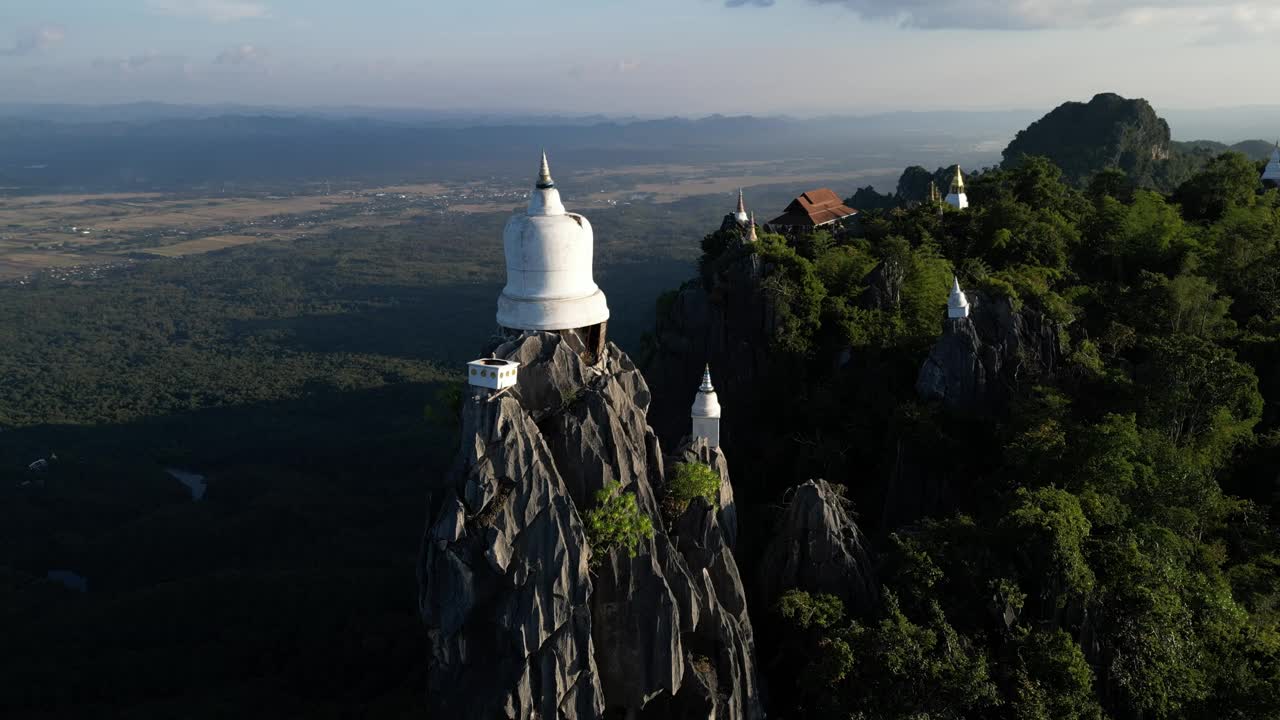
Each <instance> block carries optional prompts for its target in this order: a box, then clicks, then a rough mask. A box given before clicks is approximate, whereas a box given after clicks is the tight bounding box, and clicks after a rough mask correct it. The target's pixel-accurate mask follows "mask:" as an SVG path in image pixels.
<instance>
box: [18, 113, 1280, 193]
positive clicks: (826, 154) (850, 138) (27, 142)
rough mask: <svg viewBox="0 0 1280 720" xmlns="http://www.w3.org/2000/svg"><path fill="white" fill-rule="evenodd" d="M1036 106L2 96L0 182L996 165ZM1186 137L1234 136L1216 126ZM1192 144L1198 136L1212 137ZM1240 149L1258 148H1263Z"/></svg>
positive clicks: (1242, 120)
mask: <svg viewBox="0 0 1280 720" xmlns="http://www.w3.org/2000/svg"><path fill="white" fill-rule="evenodd" d="M1246 110H1247V111H1246ZM1041 115H1042V113H1041V112H1040V111H1037V110H999V111H939V112H894V113H880V114H871V115H863V116H853V117H850V116H828V117H819V118H809V119H796V118H790V117H783V116H772V117H755V116H723V115H712V116H709V117H703V118H696V119H691V118H679V117H671V118H658V119H640V118H617V117H614V118H610V117H605V116H602V115H591V116H536V115H520V114H505V115H504V114H494V113H490V114H486V113H468V112H441V111H429V110H415V109H379V108H361V107H329V108H285V107H250V106H242V105H203V106H194V105H170V104H164V103H132V104H122V105H108V106H85V105H71V104H20V103H8V104H4V103H0V137H4V138H5V139H6V140H7V141H8V142H5V143H2V144H0V187H4V188H8V189H9V192H13V191H14V190H13V189H14V188H17V191H18V192H43V191H50V190H74V191H85V190H127V189H137V190H142V189H146V190H180V189H188V188H202V189H208V188H211V187H218V186H225V185H227V184H229V183H234V184H237V185H239V186H240V187H263V186H279V185H281V184H293V183H297V182H300V181H318V180H334V181H342V180H346V181H352V182H368V181H376V182H398V181H407V180H429V179H463V178H465V179H483V178H486V177H495V176H496V177H510V176H512V174H520V173H524V172H525V171H526V170H527V168H526V167H525V166H526V165H527V164H528V161H527V158H528V157H530V156H531V155H532V154H534V153H536V152H537V151H538V150H539V149H542V148H549V149H552V150H553V152H554V154H555V155H556V156H557V158H558V159H560V160H562V161H565V162H566V164H570V165H571V166H573V167H576V168H578V169H589V168H601V167H624V166H628V165H642V164H643V165H652V164H663V163H681V164H697V163H715V162H727V161H733V160H786V159H791V158H820V159H823V160H825V161H829V162H832V163H837V164H839V165H840V166H841V167H843V168H847V169H849V170H858V169H867V168H875V167H879V168H884V167H905V166H907V165H911V164H923V165H927V166H930V167H932V166H937V165H947V164H950V163H952V162H960V163H962V164H964V165H965V166H966V167H976V166H981V165H986V164H992V163H994V162H996V161H997V160H998V158H999V155H998V153H999V152H1000V150H1001V149H1002V148H1004V147H1005V145H1006V144H1007V143H1008V142H1009V141H1010V140H1011V139H1012V138H1013V137H1014V135H1015V134H1016V133H1017V132H1018V131H1019V130H1021V129H1022V128H1025V127H1027V126H1028V125H1029V124H1030V123H1031V122H1032V121H1034V120H1036V119H1037V118H1038V117H1040V116H1041ZM1166 118H1167V119H1168V120H1169V121H1170V125H1171V126H1172V127H1173V130H1174V137H1175V138H1176V137H1188V135H1187V131H1186V130H1185V128H1183V127H1182V124H1183V123H1186V125H1187V126H1189V127H1190V128H1193V129H1194V130H1199V129H1201V128H1212V127H1218V128H1219V129H1222V128H1226V127H1227V126H1228V125H1230V124H1231V123H1235V125H1234V127H1251V126H1252V125H1258V126H1263V125H1266V124H1267V123H1268V122H1270V120H1269V118H1274V119H1275V123H1274V125H1272V127H1274V128H1276V130H1275V132H1276V133H1280V108H1253V109H1241V110H1239V111H1234V110H1228V111H1222V112H1221V113H1216V114H1213V115H1209V114H1204V113H1201V112H1200V111H1172V112H1169V113H1167V115H1166ZM1215 123H1216V125H1215ZM1250 123H1252V125H1250ZM1266 136H1267V133H1265V132H1258V133H1256V134H1253V135H1252V137H1266ZM1190 137H1219V138H1224V139H1227V140H1231V139H1233V138H1234V139H1239V138H1238V137H1237V136H1236V135H1233V134H1232V133H1231V132H1228V131H1226V130H1223V131H1222V132H1218V133H1203V134H1201V133H1198V132H1197V133H1196V134H1194V135H1191V136H1190ZM1246 137H1248V136H1246ZM1196 142H1197V143H1199V144H1201V145H1205V147H1206V149H1207V147H1208V146H1207V145H1206V143H1209V142H1210V141H1196ZM1222 147H1226V146H1225V145H1224V146H1222ZM1247 147H1249V148H1250V149H1249V150H1248V151H1247V152H1248V153H1249V154H1250V155H1251V156H1255V157H1257V156H1259V155H1258V152H1259V151H1258V148H1259V147H1260V146H1256V145H1248V146H1247Z"/></svg>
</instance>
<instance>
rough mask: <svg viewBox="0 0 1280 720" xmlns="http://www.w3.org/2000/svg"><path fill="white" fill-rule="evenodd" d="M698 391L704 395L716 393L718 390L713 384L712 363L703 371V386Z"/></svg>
mask: <svg viewBox="0 0 1280 720" xmlns="http://www.w3.org/2000/svg"><path fill="white" fill-rule="evenodd" d="M698 390H699V391H701V392H704V393H705V392H715V390H716V388H715V386H714V385H712V384H711V363H707V365H706V367H705V368H703V369H702V385H700V386H698Z"/></svg>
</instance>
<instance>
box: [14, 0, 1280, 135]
mask: <svg viewBox="0 0 1280 720" xmlns="http://www.w3.org/2000/svg"><path fill="white" fill-rule="evenodd" d="M904 8H905V10H904ZM1278 39H1280V2H1277V1H1276V0H1219V1H1218V2H1212V1H1210V0H1144V1H1140V2H1134V1H1131V0H544V1H543V2H531V1H528V0H524V1H518V0H362V1H361V2H351V1H350V0H4V1H3V2H2V3H0V88H4V90H3V93H2V95H0V102H4V101H24V102H85V103H102V102H129V101H138V100H158V101H165V102H182V103H220V102H239V103H249V104H267V103H269V104H276V105H347V104H356V105H370V106H396V107H415V108H431V109H441V110H478V111H512V112H569V113H591V112H602V113H612V114H643V115H660V114H687V115H697V114H705V113H710V112H725V113H739V112H755V113H776V112H787V113H791V114H800V115H804V114H821V113H862V112H876V111H883V110H893V109H913V110H918V109H942V108H1014V107H1018V108H1022V107H1032V108H1038V107H1043V106H1050V105H1053V104H1056V103H1057V102H1059V101H1061V100H1065V99H1085V98H1087V97H1089V96H1091V95H1092V94H1093V93H1095V92H1099V91H1103V90H1110V91H1115V92H1119V93H1121V94H1124V95H1131V96H1143V97H1147V98H1148V99H1150V100H1151V101H1152V102H1153V103H1155V104H1156V105H1157V107H1179V108H1200V107H1219V106H1231V105H1245V104H1269V103H1273V102H1275V101H1274V99H1273V97H1272V94H1271V93H1269V92H1268V85H1269V84H1268V83H1267V82H1266V81H1267V80H1268V79H1269V78H1268V76H1269V72H1268V67H1269V66H1270V65H1272V64H1274V62H1275V56H1276V54H1277V53H1278V52H1280V42H1278Z"/></svg>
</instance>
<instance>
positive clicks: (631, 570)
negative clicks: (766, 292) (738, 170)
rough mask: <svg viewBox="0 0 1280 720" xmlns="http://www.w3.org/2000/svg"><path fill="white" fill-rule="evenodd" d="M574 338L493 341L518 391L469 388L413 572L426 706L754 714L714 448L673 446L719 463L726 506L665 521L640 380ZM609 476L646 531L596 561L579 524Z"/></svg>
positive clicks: (527, 713)
mask: <svg viewBox="0 0 1280 720" xmlns="http://www.w3.org/2000/svg"><path fill="white" fill-rule="evenodd" d="M572 342H573V340H572V338H568V339H566V338H562V337H560V336H558V335H555V334H549V333H534V334H528V335H525V336H523V337H521V338H519V339H516V340H513V341H510V342H506V343H503V344H501V345H499V346H498V347H496V348H494V350H493V355H494V356H496V357H500V358H507V359H512V360H518V361H520V362H521V367H520V370H519V375H518V384H517V386H516V387H515V388H512V389H511V390H508V391H505V392H503V393H501V394H498V395H494V396H491V395H490V392H489V391H485V390H475V391H473V392H471V393H469V394H468V396H467V397H466V398H465V400H464V407H463V412H462V415H463V418H462V429H463V433H462V442H461V449H460V451H459V456H458V459H457V461H456V462H455V464H454V466H453V468H452V469H451V470H450V471H449V472H448V473H447V474H446V475H444V476H443V477H442V478H440V479H439V480H437V481H436V482H434V483H433V487H432V488H431V494H430V501H429V504H428V511H429V516H428V522H427V528H428V530H427V532H426V535H425V537H424V541H423V550H422V559H421V562H420V568H419V581H420V606H421V611H422V616H423V619H424V620H425V622H426V625H427V628H428V636H429V643H430V646H431V649H430V658H429V666H428V706H429V708H430V709H431V710H432V713H433V714H432V716H433V717H450V718H486V719H488V718H495V717H498V718H522V719H523V718H530V719H531V718H535V717H536V718H566V719H580V718H597V717H602V716H604V715H605V714H606V713H608V714H610V715H612V714H615V713H616V714H619V715H621V716H623V717H639V718H648V717H652V718H668V717H678V718H683V717H698V718H704V717H716V718H722V719H723V718H729V719H733V718H745V719H751V718H759V717H762V710H761V707H760V701H759V688H758V684H757V680H756V674H757V673H756V667H755V652H754V637H753V632H752V629H751V622H750V619H749V618H748V616H747V606H746V595H745V591H744V589H743V585H742V580H741V578H740V576H739V573H738V569H737V563H736V561H735V559H734V557H733V553H732V550H731V545H732V542H733V535H734V532H735V530H734V529H733V528H734V526H736V516H735V515H734V512H733V503H732V488H731V486H730V485H729V482H728V476H727V466H726V465H725V463H724V461H723V455H721V454H719V453H718V451H712V450H710V449H709V448H706V447H705V443H701V444H699V443H687V444H686V446H685V447H682V448H681V449H680V450H679V451H678V452H677V453H676V454H675V456H674V457H676V458H683V457H697V458H700V459H702V461H704V462H707V463H708V464H710V465H711V466H712V467H713V468H715V469H717V470H718V471H720V472H721V478H722V481H721V485H722V490H721V502H720V503H719V505H720V507H719V508H718V509H717V508H715V507H712V506H711V505H710V504H707V503H705V502H701V501H695V502H693V503H690V505H689V507H688V509H686V510H685V511H684V512H683V513H682V514H681V515H680V517H678V518H665V519H664V518H663V516H662V511H661V508H660V503H659V497H660V494H661V493H662V492H663V489H664V487H665V483H664V465H665V463H664V458H663V455H662V451H661V447H660V444H659V442H658V439H657V436H656V435H655V434H654V432H653V430H652V429H651V428H650V427H649V425H648V423H647V411H648V408H649V403H650V393H649V389H648V385H647V384H646V382H645V379H644V377H642V376H641V374H640V373H639V371H638V370H637V369H636V367H635V365H634V364H632V362H631V360H630V359H629V358H628V357H627V356H626V355H625V354H624V353H622V352H621V351H620V350H618V348H617V347H616V346H614V345H612V344H610V345H609V346H608V347H607V350H606V353H605V357H604V358H603V359H602V360H601V362H600V363H599V365H598V366H594V367H592V366H588V365H587V364H586V363H584V362H583V361H582V359H581V357H580V353H579V350H580V348H574V347H571V343H572ZM611 481H612V482H617V483H619V484H620V485H621V486H622V487H623V488H624V490H625V491H627V492H632V493H634V494H635V496H636V499H637V504H638V506H639V507H640V508H641V510H642V511H643V512H644V513H645V514H647V515H648V516H649V517H650V518H651V519H652V521H653V524H654V528H655V533H654V535H653V537H652V538H651V539H650V540H649V541H648V542H646V543H643V544H642V546H641V548H640V550H639V552H637V554H636V555H635V556H634V557H628V556H627V555H626V554H625V552H612V553H609V554H608V555H606V556H603V557H598V558H595V561H594V562H592V561H591V549H590V547H589V546H588V541H587V536H586V533H585V531H584V529H583V523H582V519H581V517H582V513H583V512H584V511H585V510H586V509H588V508H590V507H591V506H592V505H593V504H594V502H595V500H594V497H595V493H596V492H597V491H598V490H600V489H601V488H603V487H604V486H605V484H606V483H608V482H611ZM726 499H727V501H726ZM591 567H594V568H595V572H594V575H593V573H592V572H591V571H590V569H589V568H591Z"/></svg>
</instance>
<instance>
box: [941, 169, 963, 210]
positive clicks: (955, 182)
mask: <svg viewBox="0 0 1280 720" xmlns="http://www.w3.org/2000/svg"><path fill="white" fill-rule="evenodd" d="M946 202H947V204H948V205H950V206H951V207H953V208H955V209H957V210H964V209H965V208H967V207H969V197H968V196H967V195H965V194H964V175H963V174H962V173H961V172H960V166H959V165H957V166H956V176H955V177H954V178H952V179H951V190H949V191H948V192H947V200H946Z"/></svg>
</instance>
